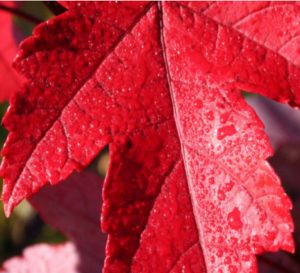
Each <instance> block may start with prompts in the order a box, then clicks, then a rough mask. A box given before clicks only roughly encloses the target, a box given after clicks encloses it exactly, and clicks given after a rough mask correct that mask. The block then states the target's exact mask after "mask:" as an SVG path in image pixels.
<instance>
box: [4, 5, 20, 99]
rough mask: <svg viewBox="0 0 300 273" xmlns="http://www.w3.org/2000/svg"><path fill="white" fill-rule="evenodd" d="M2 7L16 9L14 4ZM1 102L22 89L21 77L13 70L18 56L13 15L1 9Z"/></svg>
mask: <svg viewBox="0 0 300 273" xmlns="http://www.w3.org/2000/svg"><path fill="white" fill-rule="evenodd" d="M1 5H3V6H8V7H15V4H14V2H1ZM0 25H1V27H0V37H1V43H0V102H3V101H5V100H8V99H9V98H10V97H11V96H12V95H13V94H14V93H16V92H17V91H18V89H19V88H20V82H21V77H20V75H18V74H17V73H16V71H15V70H14V69H12V61H13V58H14V57H15V56H16V54H17V49H18V44H17V39H16V36H17V35H20V34H18V33H17V30H16V28H14V25H13V14H11V13H10V12H8V11H5V10H2V9H0Z"/></svg>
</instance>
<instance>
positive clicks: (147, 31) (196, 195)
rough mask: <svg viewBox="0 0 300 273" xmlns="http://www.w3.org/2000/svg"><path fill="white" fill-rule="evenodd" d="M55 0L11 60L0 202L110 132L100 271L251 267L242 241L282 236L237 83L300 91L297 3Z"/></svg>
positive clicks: (274, 196)
mask: <svg viewBox="0 0 300 273" xmlns="http://www.w3.org/2000/svg"><path fill="white" fill-rule="evenodd" d="M64 5H65V6H66V7H67V8H68V11H67V12H65V13H63V14H62V15H60V16H57V17H55V18H54V19H52V20H49V21H47V22H46V23H44V24H41V25H39V26H38V27H37V28H36V29H35V30H34V33H33V36H32V37H30V38H28V39H26V40H25V41H24V42H23V43H22V45H21V50H20V52H19V55H18V58H17V60H16V61H15V67H16V68H17V70H18V71H20V72H21V73H22V74H23V75H25V76H26V78H27V79H28V82H27V85H26V87H25V88H24V89H23V91H22V92H21V93H20V94H18V95H17V96H16V97H15V98H14V100H13V101H12V104H11V107H10V109H9V111H8V113H7V114H6V116H5V118H4V121H3V122H4V125H5V127H6V128H7V129H8V130H9V131H10V134H9V137H8V139H7V141H6V144H5V147H4V148H3V151H2V154H3V158H4V159H3V161H2V166H1V176H2V177H3V179H4V187H3V193H2V199H3V201H4V204H5V211H6V214H7V215H9V214H10V213H11V210H12V209H13V207H14V206H15V205H16V204H18V203H19V202H20V201H21V200H22V199H24V198H26V197H29V196H31V195H32V194H34V193H36V192H37V191H38V190H39V189H40V188H41V187H43V186H44V185H45V184H47V183H50V184H56V183H59V182H60V181H61V180H63V179H65V178H66V177H68V176H69V175H70V174H71V173H72V171H73V170H81V169H82V168H84V167H85V166H86V165H88V164H89V163H90V162H91V161H92V159H93V158H94V157H95V156H96V155H97V154H98V153H99V152H100V151H101V149H103V148H104V147H105V146H106V145H109V150H110V165H109V171H108V174H107V177H106V180H105V183H104V189H103V208H102V229H103V230H104V231H105V232H107V233H108V241H107V246H106V260H105V264H104V269H103V272H132V273H134V272H136V273H144V272H145V273H146V272H157V273H165V272H172V273H177V272H178V273H179V272H188V273H190V272H193V273H194V272H196V273H204V272H207V273H216V272H231V273H237V272H242V273H244V272H245V273H246V272H247V273H248V272H249V273H251V272H256V271H257V266H256V260H255V254H259V253H263V252H265V251H277V250H279V249H284V250H287V251H293V241H292V237H291V232H292V231H293V223H292V220H291V216H290V214H289V210H290V209H291V202H290V200H289V198H288V197H287V195H286V194H285V193H284V191H283V189H282V187H281V185H280V181H279V179H278V177H277V176H276V174H275V173H274V171H273V169H272V168H271V167H270V165H269V164H268V162H267V161H266V159H267V158H268V157H269V156H271V155H272V148H271V146H270V144H269V141H268V138H267V136H266V134H265V133H264V128H263V125H262V123H261V121H260V120H259V119H258V117H257V115H256V114H255V112H254V111H253V109H252V108H251V107H250V106H249V105H248V104H247V103H246V102H245V100H244V98H243V96H242V95H241V90H247V91H249V92H253V93H258V94H261V95H264V96H266V97H269V98H271V99H274V100H277V101H279V102H287V103H290V104H291V105H299V92H300V90H299V89H300V69H299V66H298V65H299V63H300V56H298V55H297V52H298V51H297V50H296V46H295V45H296V44H297V40H298V36H297V35H298V32H297V30H298V28H297V26H298V25H299V23H300V7H299V6H298V4H294V3H287V2H281V3H275V2H274V3H273V2H257V3H256V2H248V3H246V4H245V5H244V3H243V4H242V3H238V2H233V3H232V2H213V3H206V2H149V3H148V2H119V3H114V2H79V3H75V2H74V3H73V2H66V3H64ZM266 20H267V21H266ZM278 22H284V23H280V24H279V23H278Z"/></svg>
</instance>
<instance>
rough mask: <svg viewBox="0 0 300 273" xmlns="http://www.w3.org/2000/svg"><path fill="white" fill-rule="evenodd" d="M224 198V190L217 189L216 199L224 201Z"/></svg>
mask: <svg viewBox="0 0 300 273" xmlns="http://www.w3.org/2000/svg"><path fill="white" fill-rule="evenodd" d="M225 198H226V195H225V192H224V191H223V190H221V189H220V190H218V199H219V200H220V201H224V200H225Z"/></svg>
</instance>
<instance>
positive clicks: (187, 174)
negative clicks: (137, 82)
mask: <svg viewBox="0 0 300 273" xmlns="http://www.w3.org/2000/svg"><path fill="white" fill-rule="evenodd" d="M157 5H158V14H159V16H158V17H159V26H158V27H159V31H160V42H161V47H162V54H163V59H164V66H165V70H166V78H167V82H168V90H169V93H170V99H171V102H172V106H173V116H174V122H175V126H176V131H177V134H178V139H179V142H180V147H181V155H182V160H183V166H184V173H185V175H186V181H187V186H188V189H189V193H190V196H189V197H190V202H191V205H192V209H193V215H194V217H195V224H196V227H197V230H198V238H199V241H200V247H201V250H202V253H203V259H204V262H205V268H206V270H207V268H208V267H207V262H206V248H205V243H204V240H203V238H204V235H203V233H202V229H201V226H200V225H199V223H200V221H197V218H198V217H197V212H196V209H195V205H194V202H195V201H194V198H193V194H192V185H191V178H190V175H189V172H188V171H187V169H188V168H187V167H186V165H187V163H186V160H185V152H184V143H182V139H183V137H182V135H181V130H180V127H181V126H180V124H179V122H178V121H179V114H178V112H177V108H176V100H175V97H174V92H173V89H172V81H171V76H170V73H169V65H168V59H167V52H166V44H165V39H164V33H163V29H164V21H163V7H162V3H161V2H158V3H157Z"/></svg>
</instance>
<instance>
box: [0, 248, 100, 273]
mask: <svg viewBox="0 0 300 273" xmlns="http://www.w3.org/2000/svg"><path fill="white" fill-rule="evenodd" d="M78 262H79V257H78V253H77V249H76V247H75V246H74V244H72V243H65V244H60V245H47V244H38V245H34V246H31V247H29V248H26V249H25V251H24V252H23V255H22V257H14V258H11V259H9V260H7V261H6V262H4V264H3V268H2V269H0V272H1V273H28V272H30V273H66V272H68V273H78V272H79V271H78V270H77V266H78ZM94 272H95V273H96V271H94Z"/></svg>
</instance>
